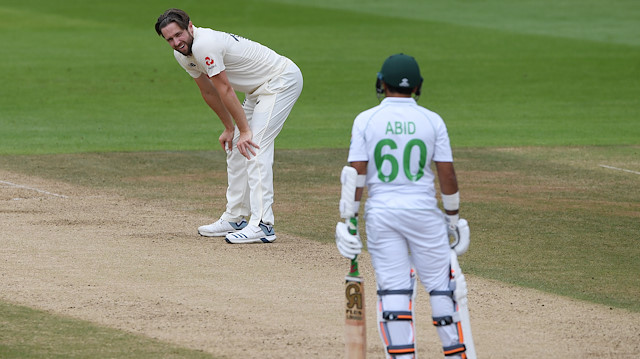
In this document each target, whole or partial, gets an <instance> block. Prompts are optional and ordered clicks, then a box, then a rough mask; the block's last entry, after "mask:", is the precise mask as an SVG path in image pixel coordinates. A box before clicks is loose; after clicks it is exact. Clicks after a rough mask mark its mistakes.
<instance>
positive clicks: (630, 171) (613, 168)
mask: <svg viewBox="0 0 640 359" xmlns="http://www.w3.org/2000/svg"><path fill="white" fill-rule="evenodd" d="M600 167H604V168H609V169H612V170H616V171H622V172H629V173H633V174H636V175H640V172H638V171H632V170H627V169H624V168H618V167H613V166H607V165H600Z"/></svg>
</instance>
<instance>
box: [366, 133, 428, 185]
mask: <svg viewBox="0 0 640 359" xmlns="http://www.w3.org/2000/svg"><path fill="white" fill-rule="evenodd" d="M385 146H389V148H390V149H391V150H395V149H397V148H398V145H397V144H396V141H394V140H392V139H390V138H385V139H384V140H381V141H380V142H378V144H377V145H376V149H375V152H374V157H375V161H376V169H377V170H378V178H379V179H380V180H381V181H382V182H391V181H393V180H395V179H396V177H398V167H399V166H398V159H396V157H395V156H394V155H393V154H391V153H387V154H385V155H383V154H382V150H383V148H384V147H385ZM413 147H418V149H419V151H420V159H419V162H418V172H416V173H415V174H413V173H411V152H412V150H413ZM385 161H389V163H390V165H391V173H389V174H387V175H385V174H384V173H382V165H383V163H384V162H385ZM426 162H427V145H425V144H424V142H423V141H422V140H419V139H417V138H414V139H413V140H411V141H409V142H407V145H406V146H405V147H404V151H403V155H402V167H403V169H404V174H405V176H407V178H408V179H409V180H410V181H412V182H417V181H418V180H419V179H420V178H422V176H423V175H424V166H425V164H426Z"/></svg>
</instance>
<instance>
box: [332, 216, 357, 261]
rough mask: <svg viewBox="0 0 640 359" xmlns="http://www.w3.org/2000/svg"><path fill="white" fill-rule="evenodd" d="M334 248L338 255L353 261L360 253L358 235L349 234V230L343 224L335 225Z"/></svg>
mask: <svg viewBox="0 0 640 359" xmlns="http://www.w3.org/2000/svg"><path fill="white" fill-rule="evenodd" d="M336 246H338V251H340V254H342V256H343V257H345V258H348V259H354V258H355V257H356V256H357V255H358V254H360V253H361V252H362V241H361V240H360V235H359V234H358V233H356V234H355V235H353V234H351V233H349V228H348V227H347V225H346V224H345V223H343V222H338V224H337V225H336Z"/></svg>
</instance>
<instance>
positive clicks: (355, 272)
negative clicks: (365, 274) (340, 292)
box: [349, 255, 360, 277]
mask: <svg viewBox="0 0 640 359" xmlns="http://www.w3.org/2000/svg"><path fill="white" fill-rule="evenodd" d="M349 276H351V277H358V276H360V272H359V271H358V256H357V255H356V256H355V257H354V258H353V259H352V260H351V268H350V269H349Z"/></svg>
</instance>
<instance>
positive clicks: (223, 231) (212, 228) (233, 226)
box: [198, 219, 248, 237]
mask: <svg viewBox="0 0 640 359" xmlns="http://www.w3.org/2000/svg"><path fill="white" fill-rule="evenodd" d="M247 224H248V223H247V221H246V220H244V219H243V220H241V221H240V222H229V221H225V220H223V219H219V220H218V221H217V222H214V223H211V224H207V225H206V226H200V227H198V234H200V235H201V236H203V237H224V236H226V235H227V234H229V233H234V232H237V231H239V230H241V229H243V228H245V227H246V226H247Z"/></svg>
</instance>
